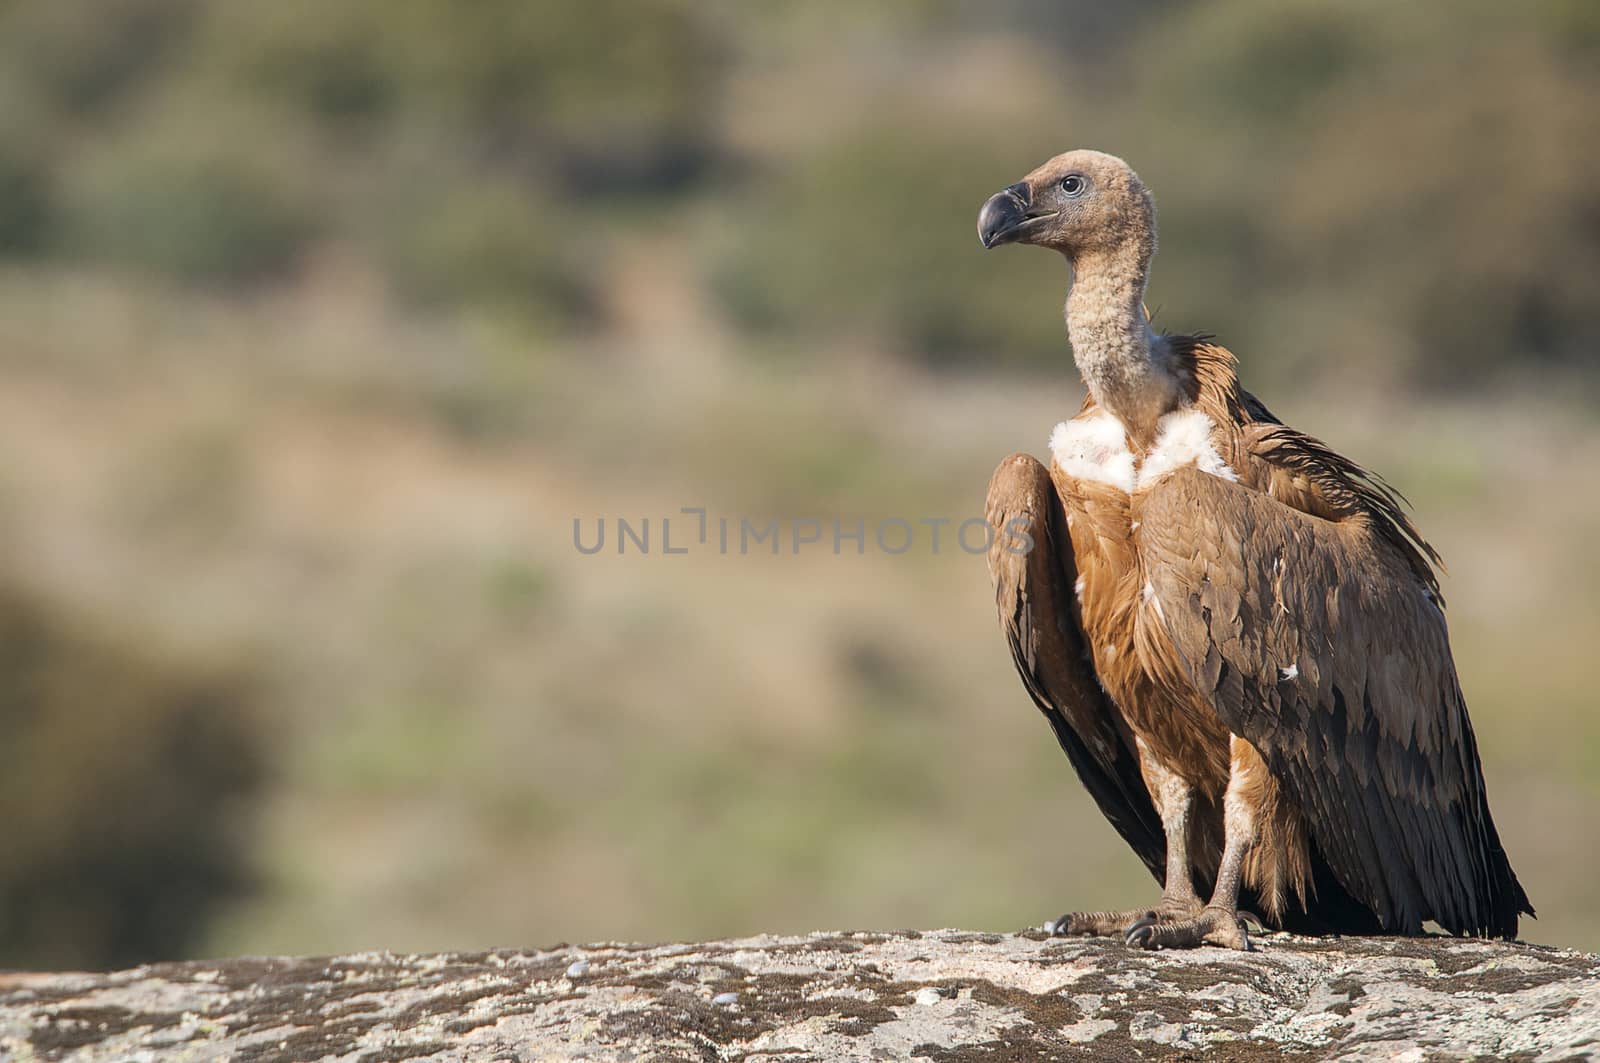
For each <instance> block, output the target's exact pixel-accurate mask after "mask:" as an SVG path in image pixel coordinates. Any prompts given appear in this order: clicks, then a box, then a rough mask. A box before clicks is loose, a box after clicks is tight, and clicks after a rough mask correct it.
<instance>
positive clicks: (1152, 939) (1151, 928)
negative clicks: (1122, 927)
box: [1122, 918, 1156, 949]
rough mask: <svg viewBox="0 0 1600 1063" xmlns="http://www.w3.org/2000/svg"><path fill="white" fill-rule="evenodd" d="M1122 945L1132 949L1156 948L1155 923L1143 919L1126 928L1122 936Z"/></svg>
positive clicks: (1152, 920) (1148, 919)
mask: <svg viewBox="0 0 1600 1063" xmlns="http://www.w3.org/2000/svg"><path fill="white" fill-rule="evenodd" d="M1122 942H1123V944H1125V945H1127V946H1128V947H1129V948H1134V949H1154V948H1155V947H1156V921H1155V920H1154V919H1150V918H1145V919H1141V920H1139V921H1138V922H1137V923H1134V924H1133V925H1132V926H1130V927H1128V929H1127V932H1126V933H1125V934H1123V936H1122Z"/></svg>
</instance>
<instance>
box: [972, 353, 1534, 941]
mask: <svg viewBox="0 0 1600 1063" xmlns="http://www.w3.org/2000/svg"><path fill="white" fill-rule="evenodd" d="M1166 342H1167V343H1168V345H1169V350H1170V352H1171V355H1172V357H1173V359H1174V362H1175V364H1176V367H1177V368H1178V370H1179V372H1178V377H1179V379H1180V380H1181V381H1182V382H1183V386H1184V389H1185V395H1184V400H1185V402H1186V403H1188V404H1189V405H1190V406H1191V407H1192V408H1193V409H1196V410H1199V411H1201V412H1203V413H1204V414H1205V415H1206V417H1207V418H1208V419H1209V420H1210V422H1211V425H1212V426H1213V427H1212V436H1211V443H1212V446H1213V447H1214V448H1215V449H1216V451H1217V453H1218V454H1220V455H1223V456H1224V457H1225V459H1226V461H1227V463H1228V465H1229V467H1230V468H1231V470H1232V471H1233V472H1234V473H1235V474H1236V476H1237V482H1236V483H1235V482H1230V481H1227V480H1224V479H1221V478H1219V477H1216V476H1212V475H1208V474H1206V473H1202V472H1200V471H1198V470H1197V469H1195V468H1193V467H1188V468H1180V469H1177V470H1175V471H1173V472H1171V473H1169V474H1167V475H1166V476H1164V477H1162V478H1160V479H1159V480H1157V481H1156V482H1155V483H1153V484H1151V485H1149V486H1148V487H1140V488H1139V489H1136V490H1134V491H1132V492H1127V491H1124V490H1121V489H1119V488H1118V487H1116V486H1113V485H1110V484H1106V483H1101V482H1097V481H1094V480H1086V479H1078V478H1075V477H1074V476H1072V475H1070V474H1069V473H1067V472H1065V471H1064V470H1063V469H1062V468H1061V466H1060V465H1059V463H1054V462H1053V463H1052V467H1051V469H1050V473H1049V475H1050V479H1051V481H1052V486H1053V487H1054V494H1055V496H1056V498H1058V499H1059V504H1060V505H1061V507H1062V509H1063V513H1064V520H1063V523H1064V525H1065V528H1066V530H1067V535H1068V538H1069V540H1070V556H1067V554H1066V552H1065V551H1061V550H1060V546H1061V545H1062V544H1060V543H1059V542H1058V541H1057V539H1058V537H1059V532H1055V533H1054V534H1051V532H1050V531H1049V530H1048V528H1045V526H1044V525H1042V524H1040V523H1039V521H1038V518H1039V517H1040V516H1041V515H1047V514H1048V512H1049V505H1050V502H1051V501H1052V500H1050V499H1045V498H1043V497H1039V495H1038V487H1037V485H1034V488H1033V490H1034V492H1035V499H1036V500H1035V501H1034V502H1033V503H1032V504H1031V505H1029V506H1027V507H1019V506H1017V505H1016V504H1015V502H1014V498H1015V493H1014V490H1012V488H1013V487H1014V484H1015V481H1016V480H1017V476H1016V475H1015V474H1012V475H1010V476H1006V475H1002V474H1003V473H1005V472H1006V470H1007V466H1002V470H1001V473H997V474H996V478H995V483H994V484H992V485H991V491H990V501H989V509H990V519H991V521H993V522H994V523H995V527H996V529H997V532H998V533H999V534H997V538H996V548H995V550H994V551H993V553H994V554H995V555H999V556H1000V564H999V566H998V569H997V571H1002V572H1003V571H1004V569H1005V567H1006V566H1005V563H1004V562H1005V557H1004V555H1005V550H1006V544H1007V543H1008V542H1014V541H1015V540H1014V537H1012V538H1008V537H1007V535H1006V533H1005V527H1006V521H1007V520H1008V519H1013V518H1015V517H1017V516H1019V515H1023V516H1026V517H1027V520H1026V521H1025V522H1024V524H1022V525H1021V527H1026V528H1045V531H1044V534H1042V535H1041V537H1040V540H1039V542H1038V543H1036V546H1042V547H1044V549H1035V550H1034V551H1032V552H1031V553H1030V554H1029V555H1028V567H1029V568H1030V569H1031V571H1032V572H1033V573H1034V576H1033V578H1034V580H1035V586H1043V584H1044V581H1045V580H1046V579H1047V578H1048V579H1050V580H1051V584H1050V586H1051V591H1052V592H1053V593H1052V594H1051V595H1050V596H1049V597H1046V596H1045V595H1043V594H1040V595H1039V596H1038V597H1037V598H1035V600H1034V601H1033V603H1032V605H1033V606H1034V608H1032V609H1024V610H1023V612H1024V613H1025V614H1027V616H1028V619H1027V620H1026V621H1023V622H1022V623H1024V624H1034V625H1038V624H1043V625H1046V627H1047V628H1048V627H1051V626H1054V627H1057V628H1058V637H1057V638H1056V639H1049V640H1045V643H1044V644H1043V645H1040V644H1039V640H1038V639H1037V638H1035V639H1034V640H1033V649H1032V650H1031V651H1030V654H1029V655H1030V656H1031V657H1032V658H1033V659H1035V660H1043V661H1045V662H1047V664H1046V665H1045V678H1044V680H1043V682H1042V683H1039V684H1038V685H1039V687H1040V689H1041V690H1044V691H1045V693H1043V694H1040V693H1038V692H1036V693H1035V699H1036V700H1037V701H1040V703H1041V705H1042V706H1044V705H1045V704H1046V703H1048V702H1049V700H1050V696H1051V692H1059V693H1062V694H1064V696H1062V697H1060V699H1059V700H1060V703H1061V704H1062V705H1063V706H1064V708H1063V709H1061V710H1059V711H1060V712H1061V714H1062V716H1063V717H1064V718H1065V719H1067V720H1068V721H1070V722H1071V723H1072V724H1073V726H1074V727H1075V728H1076V730H1077V732H1078V733H1079V734H1083V735H1092V736H1095V739H1094V742H1095V744H1096V745H1097V747H1098V748H1100V749H1101V751H1102V758H1103V759H1104V760H1105V761H1107V762H1111V761H1115V760H1117V759H1120V758H1125V757H1126V756H1129V755H1131V756H1134V757H1138V756H1139V755H1140V748H1139V747H1140V746H1141V745H1142V746H1143V747H1144V751H1145V753H1144V756H1145V759H1149V758H1152V757H1153V758H1154V760H1155V761H1157V762H1158V763H1159V764H1160V765H1162V766H1164V767H1166V768H1168V769H1170V770H1172V771H1175V772H1177V773H1178V774H1180V775H1181V776H1182V777H1183V778H1184V779H1185V780H1186V781H1187V782H1188V783H1189V784H1191V786H1192V787H1193V789H1194V796H1195V800H1196V806H1195V809H1194V812H1193V821H1194V828H1193V834H1192V835H1191V839H1190V846H1191V848H1190V853H1189V856H1190V860H1191V862H1192V866H1193V869H1194V872H1195V875H1196V878H1197V880H1199V881H1202V882H1208V881H1210V880H1211V878H1212V877H1214V875H1215V869H1216V867H1217V865H1218V862H1219V860H1220V859H1221V854H1222V851H1223V845H1224V818H1223V816H1222V808H1223V798H1224V795H1225V793H1226V791H1227V789H1228V786H1229V784H1230V779H1233V780H1234V783H1233V785H1234V786H1235V787H1236V788H1239V789H1240V790H1241V791H1242V796H1243V797H1244V799H1245V800H1246V801H1247V802H1248V803H1249V804H1250V805H1251V806H1252V807H1253V808H1255V809H1257V810H1258V815H1257V824H1258V826H1257V828H1256V836H1255V844H1254V846H1253V847H1252V849H1251V851H1250V855H1249V857H1248V858H1247V860H1246V862H1245V865H1244V885H1245V887H1246V888H1247V889H1248V890H1250V891H1252V892H1253V894H1254V896H1255V898H1256V900H1257V904H1258V906H1259V908H1260V909H1261V910H1262V912H1263V914H1265V915H1266V916H1267V917H1268V918H1269V919H1271V920H1272V921H1273V922H1275V923H1277V924H1280V925H1289V926H1297V927H1313V928H1325V929H1336V930H1344V931H1346V932H1361V931H1370V930H1377V929H1380V928H1381V929H1384V930H1388V931H1391V932H1401V933H1417V932H1420V930H1421V926H1422V922H1423V921H1424V920H1426V919H1434V920H1436V921H1438V922H1439V923H1440V924H1441V925H1443V926H1445V927H1446V928H1447V929H1449V930H1452V931H1454V932H1458V933H1477V934H1495V935H1500V936H1514V935H1515V932H1516V917H1517V914H1518V912H1519V911H1531V908H1530V907H1529V905H1528V902H1527V898H1526V896H1525V895H1524V894H1523V892H1522V890H1521V887H1520V886H1519V885H1518V884H1517V883H1516V879H1515V876H1514V875H1513V874H1512V873H1511V870H1510V867H1509V865H1508V864H1507V863H1506V861H1505V857H1504V853H1503V851H1502V850H1501V849H1500V846H1499V840H1498V837H1497V835H1496V833H1495V830H1494V825H1493V823H1492V821H1491V820H1490V819H1489V816H1488V811H1487V803H1486V799H1485V796H1484V791H1483V783H1482V778H1481V774H1480V772H1479V771H1478V767H1477V756H1476V750H1475V747H1474V746H1473V739H1472V733H1471V726H1470V722H1469V721H1468V719H1467V717H1466V713H1465V707H1464V704H1463V703H1462V701H1461V698H1460V689H1459V685H1458V683H1457V681H1456V676H1455V669H1454V664H1453V662H1452V661H1451V658H1450V654H1449V647H1448V642H1447V639H1446V635H1445V625H1444V619H1443V614H1442V612H1441V603H1440V599H1439V596H1438V590H1437V587H1438V585H1437V581H1436V577H1435V575H1434V571H1433V567H1432V565H1433V563H1434V562H1436V561H1437V554H1435V552H1434V551H1433V549H1432V548H1431V547H1430V546H1429V545H1428V544H1427V543H1426V541H1425V540H1424V539H1423V538H1422V537H1421V535H1420V533H1419V532H1418V531H1417V529H1416V528H1415V526H1414V525H1413V524H1412V522H1411V520H1410V519H1409V517H1408V516H1407V515H1406V514H1405V512H1404V510H1403V508H1402V502H1401V500H1400V499H1399V498H1398V496H1397V495H1396V494H1395V492H1393V490H1392V489H1390V488H1389V487H1388V486H1387V485H1386V484H1384V482H1383V481H1382V480H1381V479H1379V478H1378V477H1376V476H1375V475H1373V474H1371V473H1369V472H1367V471H1366V470H1364V469H1362V468H1361V467H1360V466H1359V465H1357V464H1356V463H1354V462H1352V461H1350V460H1349V459H1347V458H1344V457H1342V456H1340V455H1339V454H1337V453H1335V452H1334V451H1332V450H1331V449H1329V448H1328V447H1327V446H1325V445H1324V444H1322V443H1320V442H1319V441H1317V440H1315V439H1313V438H1311V437H1309V436H1306V435H1304V434H1302V433H1299V432H1296V431H1294V430H1293V429H1290V428H1287V427H1285V426H1284V425H1282V424H1281V423H1280V422H1278V421H1277V420H1276V419H1275V418H1274V417H1272V415H1271V414H1270V413H1269V412H1268V411H1267V409H1266V407H1265V406H1263V405H1262V404H1261V403H1260V402H1259V401H1258V400H1256V399H1255V398H1254V396H1252V395H1250V394H1249V393H1248V392H1246V391H1245V390H1244V389H1243V388H1242V387H1240V385H1239V381H1238V377H1237V374H1236V372H1235V369H1234V359H1233V357H1232V355H1231V354H1229V352H1227V351H1226V350H1225V349H1224V348H1222V347H1220V346H1217V345H1215V344H1212V343H1209V342H1207V341H1206V340H1205V339H1203V338H1193V337H1166ZM1098 412H1099V410H1098V408H1097V405H1096V403H1095V402H1094V400H1093V398H1092V397H1091V398H1090V399H1088V400H1086V401H1085V403H1084V406H1083V408H1082V410H1081V411H1080V413H1079V418H1080V419H1082V418H1087V417H1091V416H1094V415H1095V414H1096V413H1098ZM1130 445H1131V446H1132V447H1133V448H1134V457H1135V461H1136V462H1139V461H1141V460H1142V459H1143V458H1144V457H1145V456H1146V453H1147V452H1148V449H1149V444H1148V443H1146V445H1145V446H1144V447H1139V445H1138V444H1136V443H1131V442H1130ZM1025 460H1026V461H1031V459H1026V458H1025V456H1014V457H1013V458H1011V459H1008V465H1010V466H1012V467H1015V466H1016V465H1017V464H1018V463H1019V462H1021V461H1025ZM1014 528H1015V526H1014ZM1052 566H1054V567H1055V568H1057V569H1058V570H1059V571H1060V572H1064V573H1069V574H1075V578H1074V579H1073V580H1066V579H1063V577H1062V576H1061V575H1058V574H1055V573H1052V571H1051V570H1052ZM1067 582H1075V583H1076V594H1075V599H1076V600H1075V602H1074V603H1073V604H1072V605H1070V606H1068V607H1067V608H1066V609H1062V607H1061V605H1062V603H1061V602H1060V601H1059V600H1058V599H1059V596H1060V594H1061V591H1060V588H1061V586H1063V585H1064V584H1065V583H1067ZM997 592H998V594H999V597H1000V602H1001V610H1002V617H1003V618H1004V617H1005V615H1006V614H1007V612H1008V608H1009V612H1010V615H1011V616H1012V617H1013V618H1015V617H1016V616H1017V614H1018V597H1017V588H1016V587H1014V586H1010V585H1007V584H1006V583H1004V582H1002V581H1001V580H1000V579H999V577H998V576H997ZM1018 623H1019V622H1018V621H1017V620H1015V619H1013V620H1011V621H1009V622H1008V636H1010V637H1011V639H1012V642H1013V645H1014V646H1015V645H1016V644H1017V640H1016V635H1015V633H1014V632H1015V631H1016V628H1017V626H1018ZM1408 651H1409V652H1408ZM1085 656H1087V657H1088V660H1087V661H1085V660H1084V657H1085ZM1073 664H1077V665H1078V668H1077V670H1076V673H1074V669H1073V668H1072V667H1071V666H1072V665H1073ZM1019 667H1020V664H1019ZM1291 669H1292V670H1293V671H1292V673H1291V672H1290V670H1291ZM1091 672H1092V678H1093V679H1094V680H1095V681H1096V682H1097V686H1098V688H1099V689H1100V690H1103V694H1104V696H1103V697H1097V696H1087V695H1086V694H1085V693H1084V692H1085V690H1087V689H1088V683H1089V679H1090V678H1091V676H1090V673H1091ZM1286 674H1289V675H1291V678H1288V679H1285V678H1284V676H1285V675H1286ZM1074 687H1075V689H1074ZM1095 693H1096V694H1098V691H1096V692H1095ZM1046 711H1047V713H1048V712H1051V711H1055V710H1052V709H1050V708H1047V709H1046ZM1116 734H1120V735H1122V736H1123V743H1124V748H1123V749H1121V750H1109V749H1108V748H1107V746H1108V742H1109V737H1108V736H1110V735H1116ZM1236 736H1239V737H1236ZM1081 772H1082V769H1081V768H1080V773H1081ZM1145 775H1146V778H1147V782H1148V781H1149V780H1148V776H1149V770H1148V769H1146V770H1145ZM1329 780H1332V781H1331V782H1329ZM1124 789H1125V787H1124ZM1147 791H1148V793H1149V795H1150V799H1151V801H1152V804H1153V805H1154V806H1155V811H1156V812H1157V813H1158V814H1159V813H1160V811H1161V809H1160V807H1159V806H1160V800H1161V799H1160V796H1159V788H1158V787H1157V786H1156V785H1153V784H1151V785H1148V786H1147ZM1102 807H1104V802H1102ZM1110 814H1112V815H1113V818H1116V816H1117V815H1122V816H1123V817H1124V818H1127V817H1128V815H1129V814H1128V813H1126V812H1125V811H1124V810H1123V809H1122V808H1116V809H1114V810H1113V811H1112V812H1111V813H1110ZM1133 818H1135V819H1138V818H1140V817H1139V816H1138V815H1137V814H1135V815H1134V816H1133ZM1143 818H1144V819H1145V820H1148V815H1145V816H1144V817H1143ZM1127 833H1128V832H1127V831H1124V834H1125V835H1126V834H1127ZM1130 840H1131V839H1130ZM1136 848H1138V846H1137V845H1136ZM1140 855H1141V856H1142V857H1143V858H1144V859H1145V861H1146V863H1147V864H1151V865H1152V867H1153V868H1154V865H1155V858H1154V857H1153V855H1152V854H1151V853H1150V851H1149V850H1148V848H1147V849H1146V851H1143V852H1141V854H1140ZM1330 879H1331V881H1330Z"/></svg>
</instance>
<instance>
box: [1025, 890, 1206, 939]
mask: <svg viewBox="0 0 1600 1063" xmlns="http://www.w3.org/2000/svg"><path fill="white" fill-rule="evenodd" d="M1200 912H1201V905H1200V901H1199V899H1197V898H1189V899H1187V900H1178V899H1173V898H1163V899H1162V900H1161V902H1160V903H1159V904H1157V905H1155V906H1154V907H1151V908H1130V909H1129V910H1127V911H1125V912H1068V913H1067V914H1066V915H1063V916H1061V917H1060V918H1059V919H1052V920H1050V921H1049V922H1048V923H1046V924H1045V925H1044V930H1045V933H1047V934H1049V935H1050V936H1051V937H1082V936H1091V937H1106V938H1115V937H1123V936H1125V935H1126V934H1127V933H1128V931H1129V930H1131V929H1132V928H1133V927H1134V926H1137V925H1140V924H1142V923H1144V922H1145V921H1146V920H1149V921H1151V922H1168V923H1176V922H1181V921H1184V920H1189V919H1194V918H1196V917H1197V916H1199V914H1200Z"/></svg>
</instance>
